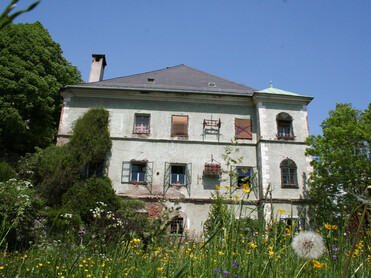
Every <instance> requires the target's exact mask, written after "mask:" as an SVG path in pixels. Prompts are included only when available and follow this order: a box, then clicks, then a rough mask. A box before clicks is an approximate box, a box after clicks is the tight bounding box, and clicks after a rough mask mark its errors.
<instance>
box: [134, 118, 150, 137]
mask: <svg viewBox="0 0 371 278" xmlns="http://www.w3.org/2000/svg"><path fill="white" fill-rule="evenodd" d="M134 133H139V134H148V133H149V115H135V123H134Z"/></svg>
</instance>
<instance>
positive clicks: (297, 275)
mask: <svg viewBox="0 0 371 278" xmlns="http://www.w3.org/2000/svg"><path fill="white" fill-rule="evenodd" d="M308 263H309V260H307V261H306V262H305V263H303V266H302V267H301V268H300V270H299V272H298V274H296V276H295V278H298V277H299V276H300V274H301V272H302V271H303V269H304V267H305V265H307V264H308Z"/></svg>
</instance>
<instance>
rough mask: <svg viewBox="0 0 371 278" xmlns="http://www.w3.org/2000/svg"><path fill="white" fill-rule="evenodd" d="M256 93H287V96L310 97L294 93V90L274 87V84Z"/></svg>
mask: <svg viewBox="0 0 371 278" xmlns="http://www.w3.org/2000/svg"><path fill="white" fill-rule="evenodd" d="M255 93H265V94H273V95H286V96H297V97H308V96H303V95H299V94H295V93H292V92H288V91H285V90H281V89H277V88H274V87H272V86H271V87H270V88H267V89H264V90H261V91H255Z"/></svg>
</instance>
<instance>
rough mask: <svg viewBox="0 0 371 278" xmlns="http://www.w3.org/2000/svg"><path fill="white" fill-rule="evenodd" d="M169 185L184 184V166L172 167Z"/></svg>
mask: <svg viewBox="0 0 371 278" xmlns="http://www.w3.org/2000/svg"><path fill="white" fill-rule="evenodd" d="M170 183H171V184H175V185H185V184H186V166H185V165H172V166H171V178H170Z"/></svg>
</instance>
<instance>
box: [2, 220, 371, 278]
mask: <svg viewBox="0 0 371 278" xmlns="http://www.w3.org/2000/svg"><path fill="white" fill-rule="evenodd" d="M359 217H361V216H359ZM230 224H231V225H229V226H228V227H218V228H217V229H215V230H214V231H212V232H209V234H205V235H203V239H202V240H199V241H192V240H191V239H189V238H188V237H187V231H185V233H184V235H183V236H182V237H178V236H175V235H168V236H166V238H164V239H163V240H161V241H159V242H153V243H150V244H144V243H143V241H142V239H139V238H132V239H130V240H129V239H126V240H122V239H118V240H116V241H106V240H104V239H93V238H90V239H89V240H88V241H87V242H84V241H81V242H78V241H77V240H74V239H73V238H71V239H68V237H66V238H65V239H64V240H50V239H49V240H44V241H43V242H41V243H38V244H34V245H32V246H31V247H30V248H29V249H27V250H24V251H18V252H6V251H3V253H2V254H1V261H0V277H133V278H134V277H343V273H344V270H345V267H346V265H347V262H348V259H349V256H350V252H351V249H352V243H353V242H354V240H355V236H354V234H350V233H349V231H347V230H346V228H345V227H338V226H336V225H331V224H330V223H329V224H325V225H324V226H323V227H321V228H320V229H319V230H316V231H313V232H314V233H316V234H317V235H319V236H320V237H321V240H323V250H320V254H319V255H318V254H315V256H317V257H316V258H302V257H300V256H299V255H300V250H294V249H293V246H292V241H293V238H294V237H295V236H297V235H298V234H300V233H302V232H303V231H302V230H301V229H300V228H298V229H296V228H295V223H293V227H291V226H286V225H283V224H282V223H280V222H276V223H274V224H272V225H270V226H266V225H262V226H260V227H258V228H256V229H253V230H248V232H246V230H244V231H245V232H244V233H240V231H241V230H243V229H241V227H240V225H241V223H240V222H239V221H233V222H232V223H230ZM70 236H73V235H70ZM370 237H371V233H370V231H365V230H360V231H359V238H358V239H357V242H356V244H355V249H354V251H353V252H352V254H351V260H350V264H349V271H348V274H347V276H346V277H370V273H371V246H370ZM309 247H311V246H309ZM314 247H316V246H314ZM309 251H311V250H309ZM314 251H317V252H318V250H314Z"/></svg>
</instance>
